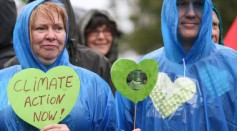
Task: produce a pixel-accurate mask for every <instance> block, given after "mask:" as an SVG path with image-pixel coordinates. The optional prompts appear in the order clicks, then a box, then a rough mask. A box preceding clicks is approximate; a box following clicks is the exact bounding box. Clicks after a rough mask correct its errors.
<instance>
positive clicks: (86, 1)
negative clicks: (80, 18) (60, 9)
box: [71, 0, 109, 9]
mask: <svg viewBox="0 0 237 131" xmlns="http://www.w3.org/2000/svg"><path fill="white" fill-rule="evenodd" d="M71 3H72V5H73V6H78V7H81V8H84V9H91V8H99V9H106V8H107V7H108V3H109V1H108V0H71Z"/></svg>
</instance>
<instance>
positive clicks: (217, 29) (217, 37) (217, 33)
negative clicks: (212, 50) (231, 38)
mask: <svg viewBox="0 0 237 131" xmlns="http://www.w3.org/2000/svg"><path fill="white" fill-rule="evenodd" d="M212 8H213V11H212V40H213V41H214V42H215V43H217V44H221V45H224V41H223V26H222V20H221V15H220V13H219V11H218V9H217V7H216V5H215V4H214V3H213V6H212Z"/></svg>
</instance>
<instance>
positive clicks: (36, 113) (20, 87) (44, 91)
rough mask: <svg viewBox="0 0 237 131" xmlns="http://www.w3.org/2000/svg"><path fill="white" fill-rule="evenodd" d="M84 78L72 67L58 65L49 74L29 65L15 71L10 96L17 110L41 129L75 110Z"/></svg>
mask: <svg viewBox="0 0 237 131" xmlns="http://www.w3.org/2000/svg"><path fill="white" fill-rule="evenodd" d="M79 91H80V80H79V77H78V75H77V73H76V72H75V71H74V70H73V69H72V68H70V67H67V66H58V67H55V68H53V69H51V70H49V71H48V72H47V73H44V72H42V71H41V70H38V69H34V68H29V69H26V70H22V71H20V72H18V73H17V74H15V75H14V76H13V78H12V79H11V80H10V83H9V85H8V90H7V93H8V99H9V101H10V103H11V106H12V108H13V110H14V111H15V113H16V114H17V115H18V116H19V117H20V118H21V119H23V120H24V121H26V122H28V123H29V124H31V125H33V126H35V127H37V128H39V129H41V128H42V127H44V126H46V125H49V124H52V123H58V122H60V121H61V120H62V119H64V118H65V117H66V116H67V115H68V114H69V113H70V112H71V110H72V108H73V106H74V104H75V102H76V101H77V98H78V94H79Z"/></svg>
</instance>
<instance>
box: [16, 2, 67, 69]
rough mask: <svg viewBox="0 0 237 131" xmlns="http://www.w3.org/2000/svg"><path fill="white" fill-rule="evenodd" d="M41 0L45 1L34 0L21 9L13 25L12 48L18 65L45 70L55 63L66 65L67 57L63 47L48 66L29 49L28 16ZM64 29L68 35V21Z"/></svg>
mask: <svg viewBox="0 0 237 131" xmlns="http://www.w3.org/2000/svg"><path fill="white" fill-rule="evenodd" d="M52 1H54V2H57V3H59V4H60V5H61V6H63V5H62V4H61V3H60V2H59V1H58V0H52ZM42 2H45V0H36V1H34V2H31V3H29V4H28V5H26V6H25V8H24V9H23V10H22V13H21V15H20V16H19V18H18V20H17V22H16V25H15V29H14V34H13V42H14V50H15V52H16V57H17V59H18V61H19V62H20V65H21V66H22V68H23V69H25V68H37V69H40V70H42V71H45V72H46V71H48V70H49V69H51V68H53V67H55V66H57V65H68V64H69V58H68V53H67V51H66V49H65V48H64V50H63V51H62V53H61V54H60V55H59V56H58V58H57V59H56V61H55V62H54V63H53V64H52V65H50V66H49V67H46V66H45V65H43V63H42V62H40V61H39V59H38V58H37V56H36V55H35V54H34V53H33V51H32V49H31V45H30V32H29V25H30V16H31V13H32V11H33V10H34V9H35V8H36V7H37V6H38V5H39V4H40V3H42ZM23 23H24V24H23ZM22 25H24V26H22ZM66 30H67V36H68V30H69V28H68V23H67V27H66ZM67 36H66V41H65V43H67ZM65 45H66V44H65Z"/></svg>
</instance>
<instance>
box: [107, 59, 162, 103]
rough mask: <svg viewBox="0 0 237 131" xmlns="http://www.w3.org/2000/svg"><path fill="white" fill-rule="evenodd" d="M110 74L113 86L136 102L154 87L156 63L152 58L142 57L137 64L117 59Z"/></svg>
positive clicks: (156, 71) (156, 72) (156, 74)
mask: <svg viewBox="0 0 237 131" xmlns="http://www.w3.org/2000/svg"><path fill="white" fill-rule="evenodd" d="M111 76H112V81H113V84H114V85H115V88H116V89H117V90H118V91H119V92H120V93H121V94H122V95H123V96H125V97H127V98H128V99H130V100H131V101H133V102H134V103H137V102H139V101H142V100H144V99H145V98H146V97H147V96H148V95H149V94H150V92H151V91H152V89H153V88H154V86H155V84H156V81H157V76H158V64H157V62H156V61H155V60H152V59H144V60H142V61H141V62H140V63H138V64H137V63H135V62H134V61H132V60H128V59H119V60H117V61H116V62H115V63H114V64H113V66H112V69H111Z"/></svg>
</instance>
